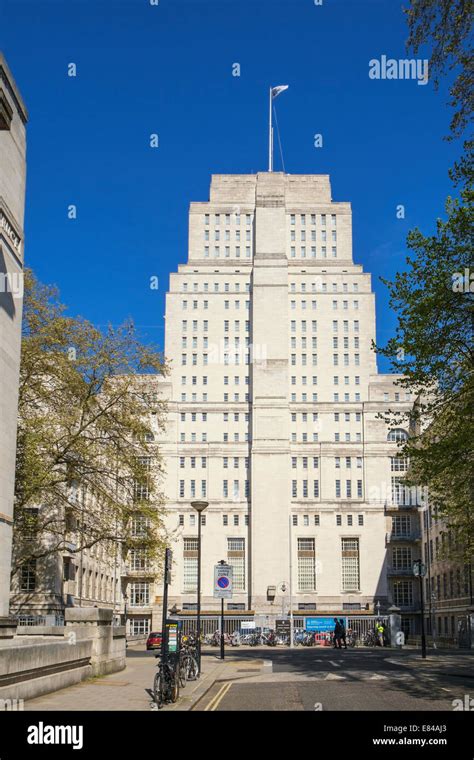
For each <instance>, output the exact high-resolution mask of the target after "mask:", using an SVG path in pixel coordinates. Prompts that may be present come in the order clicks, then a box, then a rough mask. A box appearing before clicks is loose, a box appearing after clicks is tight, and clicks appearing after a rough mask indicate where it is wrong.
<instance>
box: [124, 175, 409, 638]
mask: <svg viewBox="0 0 474 760" xmlns="http://www.w3.org/2000/svg"><path fill="white" fill-rule="evenodd" d="M373 339H375V297H374V293H373V291H372V288H371V277H370V274H367V273H364V271H363V269H362V267H361V266H360V265H358V264H354V262H353V257H352V222H351V207H350V204H349V203H346V202H335V201H333V200H332V197H331V189H330V181H329V177H328V176H326V175H287V174H282V173H259V174H256V175H217V176H213V177H212V183H211V192H210V201H209V202H204V203H192V204H191V207H190V213H189V255H188V262H187V263H186V264H184V265H180V266H179V269H178V272H177V273H173V274H171V277H170V287H169V292H168V294H167V301H166V345H165V354H166V357H167V358H168V360H169V361H170V363H171V375H170V378H169V381H168V383H167V387H166V388H164V387H163V394H164V395H166V396H167V398H168V399H169V405H168V425H167V430H166V433H165V434H164V435H163V436H162V437H161V439H160V447H161V451H162V454H163V455H164V457H165V468H166V481H165V484H164V490H165V493H166V497H167V508H168V516H167V527H168V529H169V531H170V535H172V538H173V543H172V548H173V552H174V571H173V582H172V585H171V587H170V604H173V603H176V605H177V606H178V607H179V608H180V609H182V610H186V609H193V607H194V605H195V602H196V571H197V523H196V520H197V515H196V513H195V512H194V510H193V509H192V507H191V501H192V500H193V499H205V500H207V501H208V502H209V507H208V508H207V509H206V511H205V512H204V514H203V516H202V520H203V526H202V542H203V543H202V547H203V565H202V578H203V595H202V606H203V609H205V610H214V609H215V610H217V609H218V605H219V602H217V601H216V600H215V599H214V598H213V567H214V564H215V563H217V562H218V561H219V560H221V559H224V560H227V561H228V562H229V563H231V564H232V565H233V568H234V596H233V598H232V600H230V601H229V602H228V603H227V609H233V610H236V611H240V612H241V614H248V615H251V611H253V612H254V613H256V614H257V615H264V616H268V618H266V619H268V620H269V622H271V620H272V619H274V617H275V616H278V613H279V612H280V614H281V610H282V609H284V610H285V612H286V611H287V610H288V605H289V590H288V589H289V581H290V572H291V575H292V595H293V608H294V609H295V610H300V611H304V610H307V611H312V614H314V611H315V610H316V611H317V613H318V614H324V613H328V614H329V613H331V612H333V611H343V610H344V611H350V610H352V611H355V612H356V611H358V610H369V611H374V610H375V611H377V610H381V611H382V612H383V611H384V610H387V608H388V606H389V605H391V604H395V605H396V606H398V607H400V609H401V610H402V615H403V619H404V625H405V627H406V628H407V627H408V626H409V625H410V620H412V621H413V620H414V615H415V613H416V610H417V596H416V586H415V584H414V581H413V578H412V575H411V568H412V561H413V560H414V559H417V558H418V557H419V554H420V549H419V539H420V535H419V521H418V511H417V508H416V505H415V500H416V499H415V497H414V495H413V494H412V493H411V491H410V490H409V489H407V488H405V487H404V485H403V477H404V472H405V471H406V462H404V461H403V460H400V459H398V458H397V456H396V454H397V439H399V438H400V437H403V436H404V435H405V432H404V431H389V430H388V429H387V427H386V425H385V423H384V422H383V420H382V419H380V418H379V414H380V413H381V412H383V411H384V410H387V409H388V408H392V409H394V408H398V409H406V408H408V405H410V404H411V399H410V397H409V396H406V394H405V391H401V390H400V389H399V388H398V387H397V386H395V385H394V380H395V377H394V376H393V375H381V374H378V373H377V366H376V357H375V354H374V352H373V350H372V348H371V343H372V340H373ZM290 564H291V571H290ZM151 586H153V584H151ZM157 589H158V586H157ZM283 589H285V590H283ZM159 592H160V593H161V590H159ZM154 593H155V591H154V590H153V588H152V589H151V592H150V598H151V597H152V596H153V595H154ZM160 601H161V597H159V596H156V597H155V602H156V603H155V605H154V612H155V615H154V619H153V623H151V616H150V611H151V610H150V609H147V608H146V607H145V606H144V607H143V609H140V610H137V615H138V617H137V627H139V626H140V625H141V624H143V626H144V627H145V628H146V627H147V626H148V625H150V624H152V625H153V627H156V626H157V625H159V615H160V608H159V602H160ZM151 606H152V602H150V604H149V607H151Z"/></svg>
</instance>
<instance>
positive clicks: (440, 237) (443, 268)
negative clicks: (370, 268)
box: [377, 157, 474, 561]
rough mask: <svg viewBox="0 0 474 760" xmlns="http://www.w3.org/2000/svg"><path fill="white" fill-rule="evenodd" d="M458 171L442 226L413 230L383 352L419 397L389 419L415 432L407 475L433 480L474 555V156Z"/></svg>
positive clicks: (461, 554) (463, 550) (461, 549)
mask: <svg viewBox="0 0 474 760" xmlns="http://www.w3.org/2000/svg"><path fill="white" fill-rule="evenodd" d="M453 175H455V176H456V179H457V181H458V183H459V184H462V189H461V192H460V196H459V197H458V198H448V200H447V203H446V220H441V219H438V221H437V227H436V233H435V234H434V235H431V236H424V235H423V234H422V233H421V232H420V230H419V229H415V230H413V231H411V232H410V233H409V235H408V239H407V244H408V248H409V249H411V251H413V255H412V256H409V257H408V258H407V260H406V261H407V265H408V268H407V270H406V271H405V272H402V273H398V274H397V275H396V277H395V280H394V281H387V280H383V282H385V284H386V285H387V286H388V288H389V292H390V305H391V307H392V308H394V309H395V311H396V313H397V316H398V325H397V329H396V334H395V336H394V337H393V338H392V339H391V340H390V341H389V342H388V344H387V345H386V346H385V347H383V348H382V347H378V349H377V350H378V352H379V353H381V354H383V355H384V356H387V357H389V358H390V359H391V362H392V367H393V369H394V370H396V371H397V372H400V373H401V374H402V375H403V377H402V378H401V379H400V380H399V381H398V384H399V385H400V386H401V387H404V388H406V389H409V390H410V391H411V392H412V393H414V394H415V396H416V397H417V403H416V404H415V405H414V407H413V409H412V411H411V412H410V413H407V414H401V413H395V412H393V411H390V412H389V414H388V415H387V418H386V419H387V422H388V423H389V424H391V425H395V426H397V425H400V424H403V423H405V425H406V426H409V428H410V431H411V436H410V437H409V439H408V440H407V441H406V443H405V444H404V445H403V446H402V451H401V453H402V454H403V455H404V456H408V457H409V458H410V471H409V473H408V476H409V477H408V481H409V482H410V483H412V484H414V485H421V486H425V487H427V488H428V492H429V496H430V501H431V503H432V504H433V505H434V506H435V507H436V508H437V509H438V511H439V513H440V515H441V516H442V517H444V518H446V524H447V529H448V530H449V531H450V535H451V537H452V540H451V544H450V547H449V548H450V555H451V556H453V557H454V556H457V557H458V558H459V559H463V560H465V561H469V560H470V559H471V557H472V555H473V549H474V523H473V519H472V518H473V506H472V505H473V497H474V447H473V440H474V436H473V429H474V428H473V423H474V342H473V335H474V272H473V264H474V262H473V245H472V244H473V240H474V219H473V205H472V201H473V191H472V161H469V160H468V159H467V157H465V158H464V159H463V161H461V162H460V163H459V165H458V166H457V167H456V169H455V171H454V172H453Z"/></svg>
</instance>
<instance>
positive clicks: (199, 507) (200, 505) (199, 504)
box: [191, 501, 209, 676]
mask: <svg viewBox="0 0 474 760" xmlns="http://www.w3.org/2000/svg"><path fill="white" fill-rule="evenodd" d="M191 506H192V508H193V509H195V510H196V512H197V513H198V573H197V615H196V618H197V619H196V624H197V662H198V676H200V675H201V514H202V512H204V510H205V509H207V507H208V506H209V502H208V501H192V502H191Z"/></svg>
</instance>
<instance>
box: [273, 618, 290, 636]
mask: <svg viewBox="0 0 474 760" xmlns="http://www.w3.org/2000/svg"><path fill="white" fill-rule="evenodd" d="M275 633H276V634H277V636H288V637H289V636H290V620H289V618H288V619H281V620H275Z"/></svg>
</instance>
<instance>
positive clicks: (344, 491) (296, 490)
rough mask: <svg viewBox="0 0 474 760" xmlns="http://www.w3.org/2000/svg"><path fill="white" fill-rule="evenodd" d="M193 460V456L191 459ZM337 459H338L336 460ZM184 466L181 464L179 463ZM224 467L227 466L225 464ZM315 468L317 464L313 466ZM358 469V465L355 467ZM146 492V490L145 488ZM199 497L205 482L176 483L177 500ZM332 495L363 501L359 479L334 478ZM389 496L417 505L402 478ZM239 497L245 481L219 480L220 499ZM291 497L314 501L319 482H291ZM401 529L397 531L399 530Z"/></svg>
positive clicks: (393, 483) (246, 492)
mask: <svg viewBox="0 0 474 760" xmlns="http://www.w3.org/2000/svg"><path fill="white" fill-rule="evenodd" d="M180 459H181V461H184V457H181V458H180ZM192 459H194V457H193V458H192ZM224 459H225V460H227V462H228V458H227V457H225V458H224ZM336 459H339V458H336ZM315 460H317V458H316V457H314V458H313V462H314V461H315ZM359 460H360V457H357V458H356V461H357V462H359ZM235 461H238V459H237V458H234V466H235ZM345 461H346V466H347V462H348V461H350V457H346V459H345ZM183 466H184V464H183ZM225 466H226V467H227V466H228V464H227V463H226V465H225ZM316 466H317V465H316ZM337 466H340V465H337V464H336V467H337ZM358 466H359V464H358ZM245 467H246V468H247V467H248V460H247V462H246V465H245ZM145 489H146V487H145ZM186 490H188V491H189V494H187V493H186ZM198 492H199V495H200V496H201V497H206V496H207V480H204V479H202V480H201V481H197V480H195V479H191V480H190V481H189V482H188V488H187V489H186V481H185V480H180V481H179V497H180V498H181V499H184V498H187V497H188V496H189V497H190V498H196V496H197V495H198ZM334 493H335V497H336V499H342V498H345V499H353V498H357V499H362V498H363V486H362V480H361V479H357V480H356V481H355V483H353V481H352V480H350V479H346V480H345V482H344V483H343V481H341V479H340V478H336V479H335V481H334ZM391 494H392V504H395V505H398V506H405V507H409V506H417V505H418V495H417V491H416V488H415V487H413V486H412V487H410V486H406V485H405V483H404V480H403V478H400V477H392V480H391ZM147 495H148V494H147V493H146V495H144V496H142V498H147ZM241 495H243V496H244V498H248V497H249V496H250V485H249V481H248V480H245V481H244V483H243V489H242V485H241V483H240V481H239V480H234V481H232V484H231V486H230V485H229V480H227V479H225V480H223V481H222V498H224V499H228V498H233V499H240V497H241ZM291 497H292V499H298V498H303V499H309V498H314V499H318V498H319V497H320V488H319V479H313V480H312V482H310V481H309V480H308V479H303V480H301V481H298V480H296V479H295V480H292V481H291ZM400 530H401V528H400Z"/></svg>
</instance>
